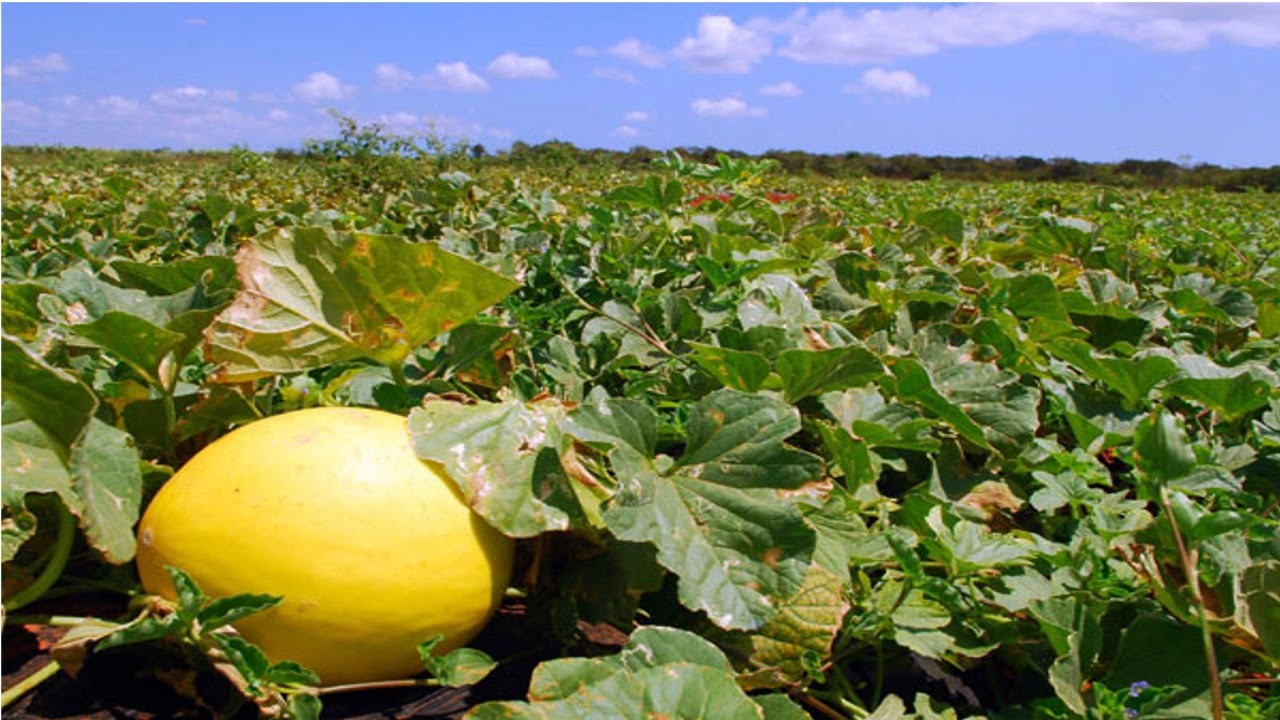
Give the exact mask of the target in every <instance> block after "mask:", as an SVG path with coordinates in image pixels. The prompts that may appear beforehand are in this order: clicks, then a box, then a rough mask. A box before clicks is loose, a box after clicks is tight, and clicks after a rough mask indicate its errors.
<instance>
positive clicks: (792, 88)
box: [759, 80, 804, 97]
mask: <svg viewBox="0 0 1280 720" xmlns="http://www.w3.org/2000/svg"><path fill="white" fill-rule="evenodd" d="M759 92H760V94H761V95H768V96H770V97H800V96H801V95H803V94H804V91H803V90H801V89H800V86H799V85H796V84H795V83H793V82H791V81H790V80H787V81H786V82H780V83H774V84H772V85H765V86H764V87H762V88H760V91H759Z"/></svg>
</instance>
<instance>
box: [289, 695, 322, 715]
mask: <svg viewBox="0 0 1280 720" xmlns="http://www.w3.org/2000/svg"><path fill="white" fill-rule="evenodd" d="M322 709H323V707H322V705H321V702H320V698H319V697H318V696H316V695H312V694H311V693H305V692H300V693H294V694H293V695H290V696H289V718H290V720H320V711H321V710H322Z"/></svg>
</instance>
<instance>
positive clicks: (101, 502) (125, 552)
mask: <svg viewBox="0 0 1280 720" xmlns="http://www.w3.org/2000/svg"><path fill="white" fill-rule="evenodd" d="M70 471H71V477H72V481H73V483H74V486H75V491H76V494H77V495H78V496H79V497H80V498H81V500H82V501H83V506H82V507H81V508H79V509H77V508H76V507H74V506H73V507H71V512H73V513H75V514H76V515H77V516H78V517H79V518H80V527H81V529H82V530H83V531H84V534H85V537H86V538H87V539H88V540H89V543H90V544H91V545H93V546H94V547H95V548H97V549H98V550H100V551H101V552H102V554H103V556H104V557H106V559H107V561H108V562H112V563H122V562H127V561H129V560H131V559H132V558H133V555H134V552H135V550H136V549H137V543H136V539H135V538H134V535H133V526H134V524H136V523H137V522H138V513H139V509H140V508H141V505H142V474H141V472H140V470H139V458H138V451H137V449H136V448H134V445H133V438H132V437H130V436H129V434H128V433H126V432H124V431H122V430H117V429H116V428H115V427H112V426H111V425H108V424H106V423H104V422H102V421H101V420H98V419H97V418H94V419H93V420H92V421H91V422H90V423H89V427H88V430H87V431H86V432H85V434H84V438H83V439H82V440H81V441H80V442H79V443H77V444H76V446H75V447H74V448H72V451H71V463H70Z"/></svg>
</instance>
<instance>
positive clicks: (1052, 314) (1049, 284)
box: [1007, 273, 1069, 321]
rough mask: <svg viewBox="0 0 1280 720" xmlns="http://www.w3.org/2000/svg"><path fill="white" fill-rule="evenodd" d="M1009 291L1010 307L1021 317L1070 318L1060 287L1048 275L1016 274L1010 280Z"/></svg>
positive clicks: (1064, 319) (1062, 319)
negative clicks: (1060, 293)
mask: <svg viewBox="0 0 1280 720" xmlns="http://www.w3.org/2000/svg"><path fill="white" fill-rule="evenodd" d="M1007 292H1008V300H1007V303H1008V306H1009V309H1010V310H1012V311H1013V314H1014V315H1017V316H1018V317H1020V318H1024V319H1026V318H1035V317H1039V318H1048V319H1050V320H1060V321H1067V320H1068V319H1069V318H1068V316H1067V309H1066V307H1065V306H1064V305H1063V304H1062V298H1061V297H1060V296H1059V294H1058V288H1057V286H1056V285H1055V284H1054V282H1053V279H1052V278H1050V277H1049V276H1048V275H1044V274H1042V273H1034V274H1030V275H1015V276H1014V277H1013V278H1011V279H1010V280H1009V283H1008V290H1007Z"/></svg>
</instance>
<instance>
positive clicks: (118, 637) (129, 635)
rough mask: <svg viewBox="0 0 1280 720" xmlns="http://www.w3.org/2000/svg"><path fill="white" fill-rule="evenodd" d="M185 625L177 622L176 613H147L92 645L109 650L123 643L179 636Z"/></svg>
mask: <svg viewBox="0 0 1280 720" xmlns="http://www.w3.org/2000/svg"><path fill="white" fill-rule="evenodd" d="M186 630H187V627H186V626H185V625H183V624H182V623H181V622H179V619H178V616H177V615H168V616H165V617H156V616H155V615H147V616H145V617H142V618H139V619H138V620H135V621H134V622H131V623H129V624H128V625H125V626H123V627H121V628H120V629H119V630H117V631H115V632H113V633H111V634H110V635H108V636H107V637H105V638H103V640H102V642H100V643H98V644H97V645H96V646H95V647H94V651H95V652H101V651H103V650H110V649H111V648H114V647H121V646H123V645H134V644H137V643H143V642H151V641H152V640H159V639H161V638H166V637H175V638H176V637H180V636H181V635H182V634H183V633H185V632H186Z"/></svg>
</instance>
